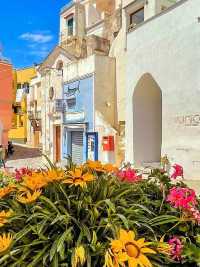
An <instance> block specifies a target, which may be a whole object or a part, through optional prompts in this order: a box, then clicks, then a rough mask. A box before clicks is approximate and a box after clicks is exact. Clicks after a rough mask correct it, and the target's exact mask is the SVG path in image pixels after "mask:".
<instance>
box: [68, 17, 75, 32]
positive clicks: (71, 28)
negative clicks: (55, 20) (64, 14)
mask: <svg viewBox="0 0 200 267" xmlns="http://www.w3.org/2000/svg"><path fill="white" fill-rule="evenodd" d="M67 29H68V36H71V35H73V33H74V18H73V17H72V18H70V19H68V20H67Z"/></svg>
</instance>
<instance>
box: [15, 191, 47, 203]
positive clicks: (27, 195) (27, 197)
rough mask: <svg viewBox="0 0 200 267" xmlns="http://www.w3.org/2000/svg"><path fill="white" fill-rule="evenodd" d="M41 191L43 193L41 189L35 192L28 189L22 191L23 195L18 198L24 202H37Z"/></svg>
mask: <svg viewBox="0 0 200 267" xmlns="http://www.w3.org/2000/svg"><path fill="white" fill-rule="evenodd" d="M41 193H42V191H41V190H36V191H34V192H33V194H31V192H30V191H26V192H24V193H22V194H21V195H19V196H18V197H17V200H18V201H19V202H20V203H22V204H30V203H32V202H35V201H36V200H37V199H38V198H39V196H40V195H41Z"/></svg>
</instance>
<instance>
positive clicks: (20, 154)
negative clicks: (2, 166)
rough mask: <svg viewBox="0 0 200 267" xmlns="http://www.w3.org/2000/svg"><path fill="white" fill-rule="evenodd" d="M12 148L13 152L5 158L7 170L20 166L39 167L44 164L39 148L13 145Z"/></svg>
mask: <svg viewBox="0 0 200 267" xmlns="http://www.w3.org/2000/svg"><path fill="white" fill-rule="evenodd" d="M14 150H15V152H14V154H13V155H12V156H10V157H9V158H8V159H7V160H6V168H7V169H8V170H9V171H12V170H15V169H16V168H21V167H29V168H40V167H43V166H44V162H45V161H44V159H43V158H42V154H41V152H40V151H39V149H35V148H30V147H27V146H24V145H22V146H21V145H15V146H14Z"/></svg>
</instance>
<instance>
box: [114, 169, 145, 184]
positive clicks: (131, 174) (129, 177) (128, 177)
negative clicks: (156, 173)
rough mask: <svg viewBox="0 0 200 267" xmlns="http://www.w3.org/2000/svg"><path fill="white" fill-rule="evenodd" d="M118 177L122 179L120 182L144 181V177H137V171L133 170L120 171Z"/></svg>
mask: <svg viewBox="0 0 200 267" xmlns="http://www.w3.org/2000/svg"><path fill="white" fill-rule="evenodd" d="M117 176H118V177H119V178H120V180H122V181H126V182H138V181H140V180H141V179H142V176H141V175H137V173H136V172H135V170H134V169H131V168H128V169H125V170H120V171H119V172H118V173H117Z"/></svg>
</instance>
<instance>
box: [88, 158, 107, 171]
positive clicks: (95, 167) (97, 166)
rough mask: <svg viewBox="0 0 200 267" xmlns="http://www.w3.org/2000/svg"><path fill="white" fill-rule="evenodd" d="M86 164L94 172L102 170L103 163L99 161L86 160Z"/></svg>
mask: <svg viewBox="0 0 200 267" xmlns="http://www.w3.org/2000/svg"><path fill="white" fill-rule="evenodd" d="M86 166H87V167H88V168H90V169H92V170H94V171H96V172H104V169H103V165H102V164H101V162H100V161H92V160H88V161H87V162H86Z"/></svg>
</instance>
